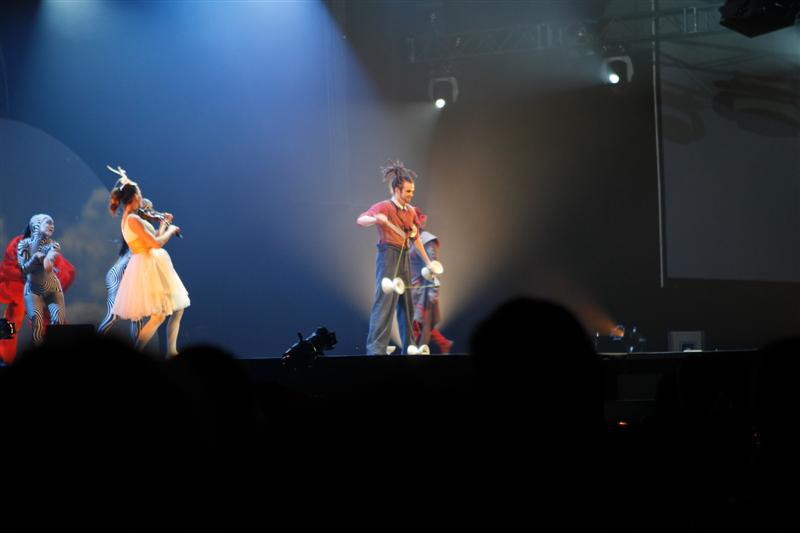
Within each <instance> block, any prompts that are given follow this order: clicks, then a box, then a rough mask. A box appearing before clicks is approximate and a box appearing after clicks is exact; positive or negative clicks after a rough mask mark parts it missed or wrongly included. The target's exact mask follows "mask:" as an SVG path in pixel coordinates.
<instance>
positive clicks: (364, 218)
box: [356, 213, 388, 228]
mask: <svg viewBox="0 0 800 533" xmlns="http://www.w3.org/2000/svg"><path fill="white" fill-rule="evenodd" d="M387 220H388V219H387V218H386V215H384V214H383V213H378V214H377V215H375V216H374V217H373V216H371V215H361V216H360V217H358V218H357V219H356V224H358V225H359V226H361V227H362V228H368V227H370V226H374V225H375V224H378V225H379V226H383V225H384V224H386V222H387Z"/></svg>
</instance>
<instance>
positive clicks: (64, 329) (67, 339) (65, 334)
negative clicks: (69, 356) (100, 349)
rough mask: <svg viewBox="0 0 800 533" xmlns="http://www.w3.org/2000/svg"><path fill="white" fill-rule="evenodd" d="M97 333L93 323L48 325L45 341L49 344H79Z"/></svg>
mask: <svg viewBox="0 0 800 533" xmlns="http://www.w3.org/2000/svg"><path fill="white" fill-rule="evenodd" d="M94 335H95V329H94V326H93V325H91V324H63V325H58V324H55V325H52V326H47V332H46V334H45V339H44V340H45V342H46V343H47V344H48V345H58V346H77V345H80V344H81V343H83V342H86V341H87V340H88V339H91V338H92V337H94Z"/></svg>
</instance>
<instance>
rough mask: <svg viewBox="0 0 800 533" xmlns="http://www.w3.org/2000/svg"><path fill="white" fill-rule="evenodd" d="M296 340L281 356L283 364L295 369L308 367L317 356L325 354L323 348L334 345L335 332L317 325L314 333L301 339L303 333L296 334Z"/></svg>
mask: <svg viewBox="0 0 800 533" xmlns="http://www.w3.org/2000/svg"><path fill="white" fill-rule="evenodd" d="M297 339H298V340H297V342H296V343H294V344H293V345H292V347H291V348H289V349H288V350H286V352H285V353H284V354H283V357H281V362H282V363H283V364H284V365H287V366H291V367H292V368H294V369H295V370H296V369H298V368H300V367H310V366H311V365H312V364H313V363H314V361H316V360H317V358H318V357H321V356H323V355H325V350H332V349H333V347H334V346H336V342H337V341H336V333H334V332H332V331H328V328H324V327H319V328H317V329H316V330H314V333H312V334H311V335H309V336H308V337H306V338H305V339H303V334H302V333H298V334H297Z"/></svg>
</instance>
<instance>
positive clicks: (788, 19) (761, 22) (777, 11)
mask: <svg viewBox="0 0 800 533" xmlns="http://www.w3.org/2000/svg"><path fill="white" fill-rule="evenodd" d="M719 12H720V14H721V15H722V17H721V18H720V21H719V23H720V24H721V25H722V26H725V27H726V28H730V29H732V30H733V31H735V32H738V33H741V34H742V35H746V36H748V37H755V36H757V35H763V34H765V33H769V32H771V31H776V30H780V29H782V28H787V27H789V26H792V25H794V23H795V19H796V18H797V14H798V12H800V0H727V1H726V2H725V4H724V5H723V6H722V7H720V8H719Z"/></svg>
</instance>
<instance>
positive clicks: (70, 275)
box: [0, 235, 75, 364]
mask: <svg viewBox="0 0 800 533" xmlns="http://www.w3.org/2000/svg"><path fill="white" fill-rule="evenodd" d="M23 237H24V235H17V236H16V237H14V238H13V239H11V242H10V243H8V246H6V252H5V255H4V256H3V260H2V261H1V262H0V303H1V304H6V309H5V312H4V313H3V318H5V319H6V320H8V321H9V322H13V323H14V326H15V327H16V328H17V331H19V328H20V326H22V317H24V316H25V299H24V298H23V290H24V288H25V277H24V276H23V275H22V271H21V270H20V269H19V263H17V245H18V244H19V241H21V240H22V239H23ZM54 266H55V269H56V270H57V271H56V277H58V281H60V282H61V288H62V289H63V290H64V292H66V290H67V289H68V288H69V286H70V285H72V282H73V281H74V280H75V267H74V266H72V264H70V262H69V261H67V260H66V259H64V256H62V255H61V254H58V256H57V257H56V260H55V265H54ZM45 322H46V321H45ZM16 355H17V336H16V335H14V337H12V338H10V339H5V340H0V359H2V361H3V362H4V363H5V364H11V363H12V362H13V361H14V358H15V357H16Z"/></svg>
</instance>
